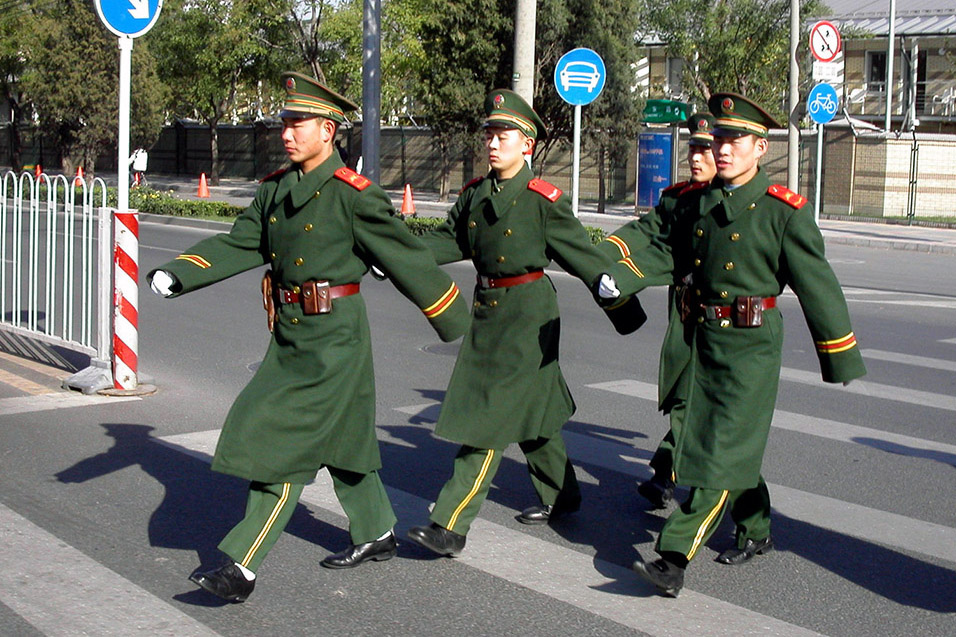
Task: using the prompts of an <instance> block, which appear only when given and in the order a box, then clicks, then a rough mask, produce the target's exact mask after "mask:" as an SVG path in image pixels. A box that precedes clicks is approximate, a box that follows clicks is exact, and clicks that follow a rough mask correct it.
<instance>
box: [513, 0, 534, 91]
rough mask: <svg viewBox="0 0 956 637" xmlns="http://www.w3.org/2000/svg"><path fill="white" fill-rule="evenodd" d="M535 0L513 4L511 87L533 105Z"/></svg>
mask: <svg viewBox="0 0 956 637" xmlns="http://www.w3.org/2000/svg"><path fill="white" fill-rule="evenodd" d="M536 11H537V2H536V0H518V1H517V3H516V6H515V41H514V42H515V54H514V64H513V66H512V68H513V69H514V71H513V73H512V76H511V89H512V90H513V91H514V92H515V93H517V94H518V95H520V96H521V97H523V98H524V99H525V101H526V102H528V104H530V105H531V106H534V39H535V24H536V19H535V17H536Z"/></svg>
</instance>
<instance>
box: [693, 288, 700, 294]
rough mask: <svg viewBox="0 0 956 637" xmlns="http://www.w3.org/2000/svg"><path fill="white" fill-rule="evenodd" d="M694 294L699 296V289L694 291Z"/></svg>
mask: <svg viewBox="0 0 956 637" xmlns="http://www.w3.org/2000/svg"><path fill="white" fill-rule="evenodd" d="M694 294H696V295H697V296H700V288H697V289H695V290H694Z"/></svg>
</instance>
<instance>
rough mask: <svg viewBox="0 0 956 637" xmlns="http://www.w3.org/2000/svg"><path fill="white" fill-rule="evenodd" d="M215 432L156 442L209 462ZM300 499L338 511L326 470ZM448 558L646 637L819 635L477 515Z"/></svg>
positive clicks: (414, 505) (410, 499) (422, 511)
mask: <svg viewBox="0 0 956 637" xmlns="http://www.w3.org/2000/svg"><path fill="white" fill-rule="evenodd" d="M218 435H219V431H218V430H211V431H202V432H197V433H191V434H183V435H178V436H169V437H165V438H159V439H156V440H158V441H159V442H161V443H163V444H165V445H167V446H169V447H171V448H174V449H178V450H180V451H184V452H186V453H189V454H190V455H193V456H195V457H199V458H203V459H205V460H207V461H208V460H209V455H210V454H211V453H212V452H213V451H214V449H215V446H216V438H217V437H218ZM386 488H387V490H388V497H389V499H390V500H391V502H392V506H394V508H395V513H396V514H397V515H398V517H399V519H400V520H402V521H404V523H400V525H402V526H401V528H400V529H399V532H400V533H401V534H402V535H404V531H405V530H406V528H407V526H408V525H409V522H408V521H412V522H411V523H412V524H418V523H422V522H424V521H425V517H426V512H427V507H428V501H427V500H426V499H424V498H420V497H418V496H415V495H412V494H410V493H407V492H405V491H402V490H399V489H393V488H390V487H386ZM302 501H303V502H307V503H308V504H310V505H313V506H317V507H320V508H322V509H325V510H327V511H331V512H334V513H337V514H339V515H342V516H344V513H343V512H342V508H341V507H340V506H339V503H338V500H337V499H336V497H335V492H334V491H333V488H332V482H331V479H330V478H329V477H328V472H325V471H321V472H319V476H318V478H316V481H315V482H314V483H312V484H310V485H308V486H307V487H306V488H305V490H304V491H303V492H302ZM517 556H520V558H521V559H516V557H517ZM455 560H456V561H457V562H460V563H462V564H465V565H467V566H470V567H472V568H475V569H477V570H480V571H482V572H485V573H488V574H489V575H493V576H495V577H500V578H502V579H505V580H507V581H509V582H512V583H514V584H518V585H519V586H524V587H525V588H528V589H531V590H533V591H535V592H538V593H541V594H543V595H548V596H549V597H552V598H554V599H557V600H560V601H562V602H565V603H567V604H571V605H573V606H576V607H578V608H581V609H582V610H585V611H587V612H589V613H593V614H595V615H599V616H601V617H605V618H607V619H610V620H612V621H615V622H617V623H619V624H623V625H625V626H628V627H630V628H634V629H637V630H640V631H643V632H645V633H649V634H651V635H659V636H661V637H670V636H675V637H683V636H684V635H689V634H701V627H706V628H705V629H704V632H706V633H707V635H714V636H719V635H728V636H739V635H755V636H756V635H781V636H783V635H786V636H794V637H796V636H802V635H817V634H818V633H814V632H812V631H809V630H806V629H804V628H801V627H800V626H795V625H793V624H789V623H787V622H784V621H781V620H778V619H775V618H773V617H768V616H766V615H761V614H759V613H755V612H754V611H751V610H748V609H746V608H743V607H740V606H735V605H733V604H729V603H727V602H725V601H722V600H719V599H716V598H713V597H708V596H707V595H702V594H700V593H696V592H694V591H692V590H689V589H687V588H685V589H684V590H683V591H681V594H680V597H679V598H677V599H665V598H662V597H659V596H657V595H656V594H652V591H651V590H650V587H649V586H647V585H646V584H644V583H643V582H641V581H640V580H639V579H638V577H637V575H635V574H634V573H633V572H632V571H631V570H630V569H627V568H625V567H623V566H619V565H617V564H611V563H609V562H605V561H603V560H599V559H595V558H594V557H592V556H590V555H587V554H584V553H579V552H577V551H574V550H572V549H568V548H564V547H561V546H558V545H555V544H551V543H550V542H547V541H544V540H540V539H538V538H535V537H534V536H531V535H527V534H525V533H522V532H521V531H519V530H517V529H512V528H509V527H506V526H502V525H500V524H495V523H494V522H489V521H487V520H483V519H481V518H479V519H477V520H476V521H475V522H474V523H473V524H472V530H471V532H470V533H469V534H468V546H467V547H466V548H465V550H464V552H463V553H462V554H461V556H459V557H457V558H455ZM423 568H427V566H423Z"/></svg>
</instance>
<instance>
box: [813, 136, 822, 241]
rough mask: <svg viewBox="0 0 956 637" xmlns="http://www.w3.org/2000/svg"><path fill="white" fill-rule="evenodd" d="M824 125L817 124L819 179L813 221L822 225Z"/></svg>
mask: <svg viewBox="0 0 956 637" xmlns="http://www.w3.org/2000/svg"><path fill="white" fill-rule="evenodd" d="M823 126H824V125H823V124H817V177H816V183H815V185H814V188H813V220H814V221H815V222H816V224H817V225H818V226H819V225H820V187H821V184H822V183H823Z"/></svg>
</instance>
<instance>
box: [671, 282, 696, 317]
mask: <svg viewBox="0 0 956 637" xmlns="http://www.w3.org/2000/svg"><path fill="white" fill-rule="evenodd" d="M674 295H675V296H676V297H677V312H678V314H680V321H681V323H686V322H687V320H688V319H689V318H690V317H691V315H692V314H693V313H694V308H693V307H692V306H691V291H690V286H689V285H678V286H675V287H674Z"/></svg>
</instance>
